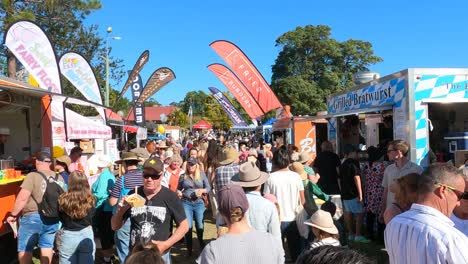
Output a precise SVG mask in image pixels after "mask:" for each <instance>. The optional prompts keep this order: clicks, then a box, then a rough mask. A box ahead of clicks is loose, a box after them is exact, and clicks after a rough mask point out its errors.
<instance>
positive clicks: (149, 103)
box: [144, 98, 161, 106]
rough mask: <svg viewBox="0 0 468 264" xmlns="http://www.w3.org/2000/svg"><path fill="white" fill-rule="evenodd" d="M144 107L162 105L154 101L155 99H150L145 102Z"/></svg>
mask: <svg viewBox="0 0 468 264" xmlns="http://www.w3.org/2000/svg"><path fill="white" fill-rule="evenodd" d="M144 105H145V106H161V104H160V103H159V102H158V101H156V100H154V98H150V99H148V100H146V101H145V102H144Z"/></svg>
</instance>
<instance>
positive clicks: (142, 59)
mask: <svg viewBox="0 0 468 264" xmlns="http://www.w3.org/2000/svg"><path fill="white" fill-rule="evenodd" d="M148 60H149V51H148V50H145V51H143V53H142V54H141V55H140V57H139V58H138V60H137V62H136V63H135V66H133V70H132V71H131V73H130V75H129V76H128V79H127V81H126V82H125V85H124V87H123V88H122V91H121V92H120V96H122V95H124V94H125V92H126V91H127V89H128V87H129V86H130V84H132V83H133V80H135V78H136V76H137V74H139V73H140V71H141V69H143V66H145V64H146V63H147V62H148Z"/></svg>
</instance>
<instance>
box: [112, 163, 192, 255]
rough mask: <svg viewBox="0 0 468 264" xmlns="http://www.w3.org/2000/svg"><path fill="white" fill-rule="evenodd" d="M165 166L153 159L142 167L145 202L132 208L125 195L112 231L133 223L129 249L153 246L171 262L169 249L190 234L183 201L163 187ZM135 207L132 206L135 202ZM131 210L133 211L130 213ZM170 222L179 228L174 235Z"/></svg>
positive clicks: (115, 216)
mask: <svg viewBox="0 0 468 264" xmlns="http://www.w3.org/2000/svg"><path fill="white" fill-rule="evenodd" d="M163 174H164V165H163V163H162V161H161V160H159V159H158V158H150V159H148V160H146V162H145V163H144V165H143V178H144V180H143V187H139V188H138V189H137V193H138V195H139V196H141V197H142V198H143V199H144V200H145V203H144V205H142V206H139V207H136V206H134V207H132V206H131V205H130V204H129V202H128V197H129V196H130V195H132V194H134V193H135V190H132V191H131V192H130V193H129V196H124V197H123V198H122V201H121V202H120V203H119V205H118V210H117V212H116V214H115V215H114V216H113V217H112V229H113V230H117V229H119V228H120V227H121V226H122V225H123V224H124V222H125V220H126V219H127V218H130V220H131V227H130V248H133V247H134V246H135V245H138V244H142V245H146V244H149V243H153V244H154V245H156V246H157V248H158V249H159V251H160V252H161V253H162V254H163V255H162V258H163V259H164V261H165V262H166V263H171V262H170V248H171V247H172V245H174V244H175V243H176V242H177V241H179V240H181V239H182V238H183V237H184V235H185V233H187V231H188V221H187V218H186V216H185V211H184V208H183V206H182V202H181V201H180V199H179V198H178V197H177V195H176V193H174V192H172V191H171V190H169V189H168V188H166V187H164V186H162V185H161V179H162V178H161V176H162V175H163ZM132 204H133V203H132ZM129 209H130V210H129ZM171 219H174V221H175V222H176V223H177V225H178V227H177V228H176V230H175V231H174V233H173V234H172V235H171V232H170V231H171V230H170V229H171V226H172V225H171Z"/></svg>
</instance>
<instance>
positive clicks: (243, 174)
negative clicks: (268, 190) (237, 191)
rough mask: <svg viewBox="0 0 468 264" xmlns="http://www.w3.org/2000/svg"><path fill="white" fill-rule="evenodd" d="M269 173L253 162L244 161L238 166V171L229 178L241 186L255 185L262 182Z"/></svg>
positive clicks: (266, 178)
mask: <svg viewBox="0 0 468 264" xmlns="http://www.w3.org/2000/svg"><path fill="white" fill-rule="evenodd" d="M269 176H270V175H269V174H268V173H266V172H263V171H260V169H259V168H258V167H257V166H256V165H255V163H253V162H245V163H243V164H242V165H240V167H239V173H238V174H236V175H234V177H232V178H231V182H232V183H233V184H235V185H239V186H241V187H257V186H260V185H262V184H264V183H265V182H266V181H267V180H268V177H269Z"/></svg>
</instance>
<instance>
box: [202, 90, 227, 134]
mask: <svg viewBox="0 0 468 264" xmlns="http://www.w3.org/2000/svg"><path fill="white" fill-rule="evenodd" d="M205 109H206V111H205V116H204V117H205V118H204V119H205V120H206V121H208V122H209V123H210V124H211V125H212V126H213V127H214V128H219V129H229V128H231V127H232V125H233V124H232V121H231V119H229V116H228V115H227V114H226V112H225V111H224V109H223V108H222V106H221V105H220V104H219V103H218V101H217V100H216V99H215V98H214V97H213V96H212V95H208V96H207V97H206V100H205Z"/></svg>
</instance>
